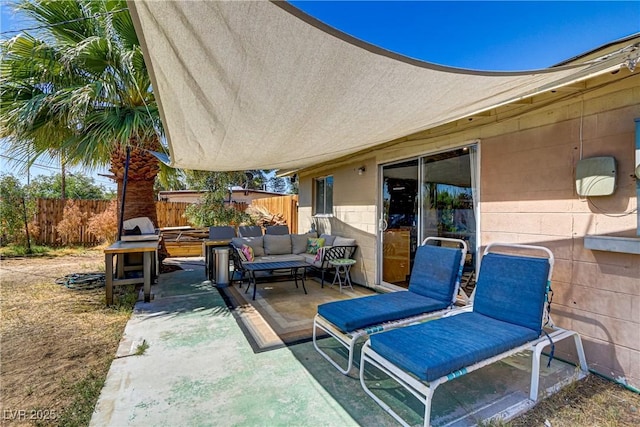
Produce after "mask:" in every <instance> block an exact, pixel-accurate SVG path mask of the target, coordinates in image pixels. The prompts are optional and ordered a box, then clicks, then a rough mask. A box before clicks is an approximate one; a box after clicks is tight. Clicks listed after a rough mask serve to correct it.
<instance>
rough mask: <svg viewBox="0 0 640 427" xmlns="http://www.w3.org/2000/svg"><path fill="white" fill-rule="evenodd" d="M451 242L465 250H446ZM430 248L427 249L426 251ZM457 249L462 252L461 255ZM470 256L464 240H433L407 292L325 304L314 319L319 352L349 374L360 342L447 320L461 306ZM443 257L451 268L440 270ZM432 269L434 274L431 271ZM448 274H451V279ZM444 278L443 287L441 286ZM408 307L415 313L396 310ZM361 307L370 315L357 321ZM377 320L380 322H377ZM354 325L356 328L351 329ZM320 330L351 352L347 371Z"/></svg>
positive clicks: (418, 261) (419, 258)
mask: <svg viewBox="0 0 640 427" xmlns="http://www.w3.org/2000/svg"><path fill="white" fill-rule="evenodd" d="M433 244H439V245H441V246H434V245H433ZM451 244H453V245H456V246H459V248H457V249H456V248H452V247H446V246H442V245H451ZM424 247H426V248H427V249H423V248H424ZM456 251H458V253H457V254H456ZM466 253H467V244H466V242H465V241H464V240H461V239H451V238H445V237H428V238H426V239H425V240H424V241H423V242H422V245H421V246H420V247H419V248H418V251H417V252H416V257H415V263H414V267H413V271H412V274H411V279H410V282H409V289H408V290H407V291H398V292H391V293H387V294H376V295H371V296H367V297H361V298H354V299H350V300H342V301H334V302H330V303H326V304H322V305H320V306H319V307H318V313H317V314H316V316H315V317H314V319H313V345H314V347H315V349H316V350H317V351H318V353H320V354H321V355H322V357H324V358H325V359H327V360H328V361H329V362H330V363H331V364H332V365H333V366H334V367H335V368H336V369H337V370H338V371H340V372H341V373H343V374H345V375H347V374H348V373H349V371H351V368H352V367H353V358H354V353H355V347H356V344H357V343H358V342H359V341H360V340H361V339H363V338H364V337H366V336H368V335H370V334H373V333H378V332H382V331H387V330H390V329H394V328H398V327H401V326H405V325H408V324H411V323H415V322H420V321H424V320H427V319H430V318H433V317H437V316H441V315H442V314H443V313H445V312H446V311H448V310H450V309H451V308H452V307H453V306H454V304H455V302H456V296H457V294H458V290H459V287H460V280H461V277H462V270H463V267H464V262H465V258H466ZM443 259H446V263H447V264H446V265H440V266H438V265H437V264H438V263H439V262H441V261H442V260H443ZM430 269H431V270H432V271H429V270H430ZM447 274H449V276H446V275H447ZM443 275H445V276H446V277H443ZM438 280H439V281H440V282H442V283H436V281H438ZM430 288H431V289H430ZM436 299H437V301H436ZM418 301H419V302H418ZM404 303H409V304H411V307H410V309H411V311H412V312H411V314H410V315H406V312H403V311H402V310H400V309H399V308H398V307H397V306H396V305H397V304H404ZM434 307H435V309H434ZM369 308H370V310H368V309H369ZM358 309H360V310H364V311H367V313H366V314H365V315H364V316H363V317H361V318H357V316H355V317H354V312H355V311H357V310H358ZM372 317H376V318H377V319H378V320H376V321H371V318H372ZM367 318H368V319H367ZM349 324H351V325H356V326H355V327H348V325H349ZM318 329H320V330H322V331H325V332H326V333H327V334H329V335H330V336H331V337H333V338H335V339H336V340H337V341H338V342H339V343H340V344H341V345H342V346H343V347H345V348H346V349H347V351H348V353H349V354H348V362H347V366H346V368H343V367H342V366H340V364H339V363H338V362H336V361H335V360H333V359H332V358H331V356H329V355H328V354H327V353H326V352H325V351H323V350H322V349H321V348H320V347H319V346H318V343H317V338H318V337H317V334H316V332H317V330H318Z"/></svg>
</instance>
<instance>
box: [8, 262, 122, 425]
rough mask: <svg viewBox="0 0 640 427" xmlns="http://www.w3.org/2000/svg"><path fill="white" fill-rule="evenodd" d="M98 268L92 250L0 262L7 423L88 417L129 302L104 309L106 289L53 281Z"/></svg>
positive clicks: (81, 420)
mask: <svg viewBox="0 0 640 427" xmlns="http://www.w3.org/2000/svg"><path fill="white" fill-rule="evenodd" d="M100 270H102V271H104V258H103V255H102V252H100V251H95V250H94V251H86V252H83V253H78V254H74V255H67V256H62V257H35V258H14V259H3V260H2V261H0V280H1V282H0V309H1V313H0V319H1V322H0V334H1V335H0V336H1V338H0V378H1V384H0V393H1V396H0V405H1V407H0V415H1V417H2V425H82V424H86V422H88V419H89V418H88V417H87V415H89V417H90V414H91V412H92V411H93V406H94V405H95V401H93V402H91V400H92V399H95V398H97V396H96V389H97V390H98V392H99V390H100V389H101V387H102V383H103V381H104V378H105V377H106V374H107V372H108V369H109V366H110V364H111V361H112V360H113V357H114V355H115V352H116V349H117V346H118V343H119V341H120V338H121V336H122V332H123V330H124V326H125V325H126V322H127V320H128V319H129V317H130V314H131V310H130V305H129V308H124V307H120V308H107V307H106V306H105V291H104V288H99V289H95V290H72V289H68V288H67V287H65V286H63V285H59V284H56V279H60V278H63V277H64V276H66V275H67V274H71V273H83V272H96V271H100ZM87 411H88V414H87V413H86V412H87Z"/></svg>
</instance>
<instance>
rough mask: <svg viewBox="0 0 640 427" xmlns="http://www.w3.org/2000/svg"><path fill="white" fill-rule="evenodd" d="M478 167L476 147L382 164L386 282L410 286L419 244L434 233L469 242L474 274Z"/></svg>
mask: <svg viewBox="0 0 640 427" xmlns="http://www.w3.org/2000/svg"><path fill="white" fill-rule="evenodd" d="M476 170H477V155H476V147H475V146H469V147H464V148H460V149H456V150H451V151H447V152H443V153H437V154H432V155H428V156H424V157H420V158H417V159H414V160H408V161H405V162H401V163H395V164H390V165H384V166H383V167H382V189H381V190H382V191H381V193H382V194H381V199H382V209H381V211H382V218H381V227H380V229H381V235H380V238H381V240H382V245H381V247H382V254H381V259H382V275H381V279H382V281H383V282H385V283H390V284H393V285H396V286H400V287H407V286H408V284H409V279H410V276H411V268H412V266H413V259H414V256H415V250H416V247H417V246H418V245H419V244H420V243H421V242H422V241H423V240H424V239H425V238H427V237H430V236H434V237H450V238H459V239H463V240H465V241H466V242H467V245H468V247H469V256H468V260H467V265H466V267H465V270H466V271H467V273H468V274H467V279H472V273H473V271H474V270H475V247H476V240H477V237H476V229H477V227H476V225H477V218H478V215H477V206H478V200H477V199H478V197H477V196H478V194H477V185H476V182H477V180H476ZM467 281H469V280H467Z"/></svg>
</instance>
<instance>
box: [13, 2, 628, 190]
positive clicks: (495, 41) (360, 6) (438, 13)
mask: <svg viewBox="0 0 640 427" xmlns="http://www.w3.org/2000/svg"><path fill="white" fill-rule="evenodd" d="M290 3H292V4H293V5H294V6H296V7H298V8H300V9H302V10H303V11H305V12H307V13H308V14H310V15H312V16H315V17H316V18H318V19H320V20H321V21H323V22H325V23H327V24H328V25H330V26H332V27H335V28H337V29H339V30H342V31H344V32H346V33H348V34H351V35H352V36H354V37H356V38H359V39H362V40H365V41H368V42H370V43H372V44H375V45H378V46H380V47H383V48H385V49H388V50H391V51H394V52H397V53H401V54H404V55H406V56H409V57H412V58H417V59H422V60H425V61H429V62H433V63H437V64H442V65H449V66H454V67H461V68H471V69H477V70H503V71H508V70H530V69H537V68H545V67H549V66H552V65H554V64H557V63H558V62H561V61H563V60H566V59H569V58H572V57H574V56H576V55H580V54H582V53H585V52H587V51H589V50H591V49H594V48H596V47H599V46H601V45H603V44H605V43H607V42H610V41H614V40H617V39H619V38H622V37H625V36H629V35H631V34H634V33H637V32H640V1H607V2H599V1H589V2H578V1H567V2H559V1H541V2H525V1H519V2H507V1H490V2H486V1H471V2H463V1H443V2H432V1H291V2H290ZM0 7H1V8H2V15H1V18H0V19H1V20H0V29H1V30H0V31H2V32H5V31H8V30H19V29H21V28H24V26H25V25H28V24H26V23H23V22H20V21H19V20H18V19H16V17H14V16H13V14H12V12H11V11H10V10H9V9H8V8H7V7H6V1H0ZM14 34H15V33H5V34H2V36H1V38H3V39H5V38H9V37H11V36H13V35H14ZM2 154H3V155H5V154H6V153H2ZM39 163H40V164H43V165H45V166H46V167H41V168H38V167H34V168H33V169H32V170H31V175H32V176H34V175H38V174H50V173H52V171H54V172H55V171H56V169H57V165H56V164H51V163H47V162H46V161H44V160H43V161H40V162H39ZM0 169H1V170H2V171H12V169H9V168H8V165H7V163H6V161H5V159H4V158H2V157H0ZM92 175H93V176H94V177H95V178H96V181H97V182H99V183H101V184H107V183H109V182H110V181H109V180H108V179H106V178H104V177H99V176H97V175H96V174H95V173H94V174H92Z"/></svg>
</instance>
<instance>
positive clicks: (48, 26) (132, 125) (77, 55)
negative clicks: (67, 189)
mask: <svg viewBox="0 0 640 427" xmlns="http://www.w3.org/2000/svg"><path fill="white" fill-rule="evenodd" d="M16 9H17V11H18V12H19V13H22V14H24V15H25V16H26V17H28V18H30V19H31V20H33V21H35V23H36V24H37V26H36V27H34V28H35V29H34V30H32V31H33V32H32V33H28V32H23V33H21V34H19V35H17V36H15V37H13V38H12V39H10V40H4V41H2V42H1V44H0V51H1V53H2V58H1V60H2V63H1V65H0V89H1V95H2V96H1V101H0V137H4V138H6V140H7V141H8V150H9V151H10V152H11V153H12V155H13V156H14V157H19V158H21V159H23V160H25V161H27V162H33V161H35V160H36V159H37V158H38V157H39V156H41V155H43V154H45V153H46V154H49V155H50V154H52V153H53V154H54V155H56V156H57V157H59V158H61V159H64V161H65V162H66V164H68V165H73V164H76V165H82V166H85V167H87V168H89V169H95V168H97V167H100V166H104V165H107V164H110V169H109V170H110V171H111V172H112V173H113V178H114V179H115V180H116V182H117V184H118V201H119V203H120V201H121V198H122V186H123V185H122V184H123V179H124V163H125V158H126V151H127V149H130V150H131V161H130V168H129V174H128V181H127V182H128V183H127V195H126V208H125V212H124V219H128V218H133V217H138V216H146V217H149V218H151V220H152V221H153V223H154V224H156V225H157V216H156V210H155V203H154V196H153V195H154V193H153V184H154V180H155V177H156V175H157V173H158V170H159V167H158V161H157V159H156V158H155V157H154V156H152V155H151V154H150V153H149V150H150V151H160V150H161V149H162V146H161V142H160V141H161V138H162V125H161V122H160V119H159V114H158V108H157V104H156V100H155V97H154V94H153V90H152V86H151V80H150V78H149V74H148V72H147V68H146V65H145V62H144V59H143V55H142V51H141V49H140V45H139V42H138V38H137V36H136V33H135V30H134V26H133V23H132V21H131V17H130V15H129V11H128V9H127V4H126V1H124V0H109V1H107V0H99V1H96V0H55V1H46V0H36V1H28V0H20V1H19V2H18V3H16Z"/></svg>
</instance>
